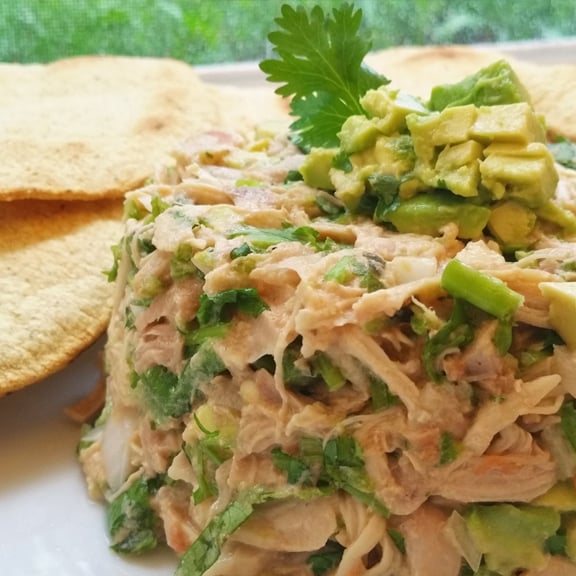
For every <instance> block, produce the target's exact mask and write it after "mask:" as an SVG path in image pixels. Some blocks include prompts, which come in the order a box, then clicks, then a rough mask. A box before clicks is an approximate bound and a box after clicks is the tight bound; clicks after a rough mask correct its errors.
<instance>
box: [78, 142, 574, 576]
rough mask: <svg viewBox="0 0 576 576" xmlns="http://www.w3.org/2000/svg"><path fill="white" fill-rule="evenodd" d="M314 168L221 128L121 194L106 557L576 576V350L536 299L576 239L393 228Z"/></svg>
mask: <svg viewBox="0 0 576 576" xmlns="http://www.w3.org/2000/svg"><path fill="white" fill-rule="evenodd" d="M303 160H304V156H303V155H302V154H301V153H299V152H298V151H297V150H296V149H295V148H294V147H293V146H292V145H291V144H290V143H289V142H288V140H287V139H286V137H284V136H276V137H267V138H262V139H260V140H256V141H247V140H245V139H243V138H241V137H239V136H237V135H234V134H227V133H216V132H214V133H209V134H206V135H204V136H203V137H201V138H197V139H194V140H191V141H190V142H187V143H186V144H185V145H183V147H182V148H181V149H180V150H179V151H178V152H177V153H176V154H175V156H174V162H173V164H171V165H169V166H168V167H166V168H165V169H164V170H163V171H162V172H161V173H159V174H158V176H157V178H156V179H155V181H154V182H153V183H150V184H149V185H147V186H145V187H144V188H142V189H140V190H138V191H136V192H134V193H131V194H130V196H129V198H128V200H127V204H126V215H127V220H126V235H125V237H124V239H123V241H122V243H121V245H120V246H119V247H118V250H117V269H115V270H113V271H111V272H110V274H111V275H112V276H113V277H114V278H115V279H116V283H117V292H116V301H115V305H114V311H113V318H112V321H111V324H110V327H109V332H108V338H109V339H108V343H107V346H106V371H107V400H106V405H105V408H104V410H103V412H102V414H101V416H100V417H99V419H98V420H97V421H96V423H95V424H94V426H92V427H90V428H89V429H87V430H86V433H85V434H84V437H83V440H82V443H81V446H80V460H81V462H82V465H83V468H84V471H85V474H86V477H87V480H88V484H89V488H90V493H91V494H92V496H94V497H97V498H104V499H105V500H106V501H107V503H108V504H107V517H108V528H109V531H110V537H111V542H112V547H113V548H114V549H115V550H116V551H119V552H128V553H133V552H135V553H138V552H143V551H145V550H148V549H151V548H153V547H154V546H156V545H157V544H159V543H162V542H166V543H167V545H168V546H169V547H171V548H173V549H174V550H175V552H176V553H177V554H178V555H179V556H180V564H179V567H178V570H177V574H180V575H195V574H206V575H210V576H227V575H230V576H232V575H234V576H236V575H238V574H242V575H243V576H251V575H254V576H258V575H263V574H267V575H286V576H287V575H294V576H296V575H297V576H304V575H320V574H325V575H330V576H350V575H364V574H366V575H396V576H401V575H407V576H408V575H426V576H434V575H436V574H438V575H439V576H440V575H441V576H452V575H453V576H457V575H458V574H473V573H478V574H511V573H512V572H514V573H515V574H516V573H519V572H518V571H520V572H521V573H522V574H525V575H528V574H530V575H535V574H557V573H558V572H552V571H550V572H547V571H546V569H547V568H546V567H550V566H552V567H555V566H557V565H559V566H561V567H562V566H565V565H569V566H571V568H570V569H569V570H571V571H568V572H562V573H563V574H564V573H565V574H572V573H574V570H575V568H574V565H573V564H572V560H570V546H574V544H573V540H572V539H571V538H572V536H571V535H572V534H573V530H574V526H575V524H574V519H573V514H574V513H573V511H576V491H575V490H574V486H573V478H574V474H575V472H576V452H575V449H574V445H575V444H576V435H575V430H576V428H575V426H576V404H575V402H574V397H575V396H576V380H575V377H574V374H576V354H575V352H574V351H573V350H571V349H570V348H569V347H568V346H567V345H566V343H565V342H564V340H563V339H562V338H561V337H560V336H559V334H558V333H557V331H556V330H554V329H553V327H552V326H551V324H550V319H549V314H548V310H549V307H550V299H549V298H547V297H546V296H545V294H543V292H542V289H541V287H542V285H543V283H544V284H545V285H552V286H557V285H558V284H562V283H566V284H568V283H570V282H572V281H574V278H575V274H576V273H575V270H576V249H575V245H574V243H572V242H569V241H565V240H562V239H560V238H557V237H555V236H549V235H546V234H545V233H541V234H539V236H538V238H537V239H536V240H535V242H534V244H533V245H532V247H531V249H530V250H529V251H526V252H525V253H524V254H521V255H520V257H519V258H518V259H516V260H511V259H508V258H506V257H505V255H503V253H502V250H501V249H500V247H499V245H498V244H497V243H496V242H494V241H493V240H491V239H490V238H487V237H480V238H478V239H476V240H469V241H463V240H461V239H459V237H458V228H457V226H456V225H454V224H450V225H447V226H445V227H444V228H443V229H442V232H441V234H440V235H439V236H436V237H435V236H430V235H423V234H414V233H404V234H403V233H398V232H396V231H393V230H390V229H387V228H386V227H384V226H381V225H377V224H375V223H374V222H373V220H372V219H371V218H369V217H366V216H363V215H355V216H352V215H350V214H349V213H347V212H345V211H344V210H343V207H342V204H341V202H339V201H338V199H337V198H335V197H334V196H333V195H331V194H329V193H327V192H324V191H321V190H318V189H314V188H311V187H310V186H309V185H307V184H306V183H304V182H303V181H302V180H301V179H299V178H298V177H294V178H292V177H293V176H294V175H295V174H297V170H298V168H299V167H300V166H301V164H302V162H303ZM564 193H565V196H566V197H567V198H568V197H570V190H569V189H566V190H564ZM462 287H464V288H463V289H462ZM563 498H564V499H563ZM523 526H525V527H527V528H526V534H524V533H523V531H522V530H523V528H522V527H523ZM510 527H511V528H510ZM508 537H509V538H510V539H511V541H510V542H507V541H506V539H507V538H508ZM562 542H563V547H562V549H561V551H560V552H558V551H557V550H556V549H555V548H554V546H555V545H556V546H557V547H558V546H560V544H559V543H562ZM527 558H529V560H530V562H529V564H527ZM482 570H484V571H482ZM541 570H544V571H542V572H541Z"/></svg>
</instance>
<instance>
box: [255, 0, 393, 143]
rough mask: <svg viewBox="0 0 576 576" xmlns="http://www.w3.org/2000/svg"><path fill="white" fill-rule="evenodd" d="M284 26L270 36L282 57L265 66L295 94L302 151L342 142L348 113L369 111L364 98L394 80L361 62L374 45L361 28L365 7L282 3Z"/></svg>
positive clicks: (287, 93)
mask: <svg viewBox="0 0 576 576" xmlns="http://www.w3.org/2000/svg"><path fill="white" fill-rule="evenodd" d="M276 24H277V25H278V27H279V28H280V29H279V30H276V31H273V32H271V33H270V34H269V35H268V39H269V41H270V43H271V44H272V45H273V46H274V51H275V52H276V54H277V56H278V58H274V59H269V60H264V61H262V62H261V63H260V69H261V70H262V71H263V72H264V73H265V74H267V79H268V80H269V81H270V82H279V83H282V85H281V86H280V87H279V88H277V90H276V92H277V93H278V94H280V95H281V96H286V97H289V96H292V102H291V106H292V113H293V115H295V116H298V117H299V119H298V120H297V121H296V122H295V123H293V124H292V126H291V128H292V130H294V131H295V132H296V138H295V141H296V143H297V144H298V146H300V147H301V148H302V149H303V150H309V149H310V148H312V147H313V146H319V147H333V146H337V145H338V132H339V130H340V128H341V126H342V124H343V123H344V120H346V118H347V117H348V116H352V115H355V114H364V110H363V109H362V107H361V105H360V98H361V97H362V96H363V95H364V94H365V93H366V92H367V91H368V90H369V89H371V88H378V86H381V85H383V84H388V83H389V80H388V79H387V78H385V77H384V76H381V75H380V74H377V73H376V72H374V71H372V70H370V69H369V68H367V67H366V66H364V65H363V64H362V61H363V59H364V57H365V56H366V54H367V53H368V52H369V51H370V49H371V47H372V43H371V39H370V36H369V34H368V33H367V31H365V30H362V31H361V30H360V28H361V25H362V10H359V9H358V10H356V9H355V8H354V6H353V5H351V4H343V5H342V6H341V7H339V8H334V9H333V10H332V14H325V13H324V11H323V10H322V8H321V7H320V6H315V7H314V8H312V10H311V11H310V13H308V12H307V11H306V9H305V8H304V7H302V6H298V7H297V8H293V7H291V6H289V5H286V4H285V5H283V6H282V9H281V16H280V17H279V18H277V19H276Z"/></svg>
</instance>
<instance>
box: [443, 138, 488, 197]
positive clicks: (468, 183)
mask: <svg viewBox="0 0 576 576" xmlns="http://www.w3.org/2000/svg"><path fill="white" fill-rule="evenodd" d="M481 155H482V145H481V144H479V143H478V142H475V141H474V140H468V141H467V142H462V143H460V144H455V145H453V146H450V145H448V146H446V148H444V149H443V150H442V151H441V152H440V154H439V155H438V159H437V160H436V166H435V170H436V177H437V182H436V183H435V185H436V186H437V187H443V188H447V189H448V190H450V191H451V192H453V193H454V194H457V195H458V196H465V197H471V196H478V184H479V183H480V169H479V159H480V157H481Z"/></svg>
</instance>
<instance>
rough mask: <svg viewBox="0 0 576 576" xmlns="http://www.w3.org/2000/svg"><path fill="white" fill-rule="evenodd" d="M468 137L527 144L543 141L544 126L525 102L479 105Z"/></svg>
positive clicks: (483, 140)
mask: <svg viewBox="0 0 576 576" xmlns="http://www.w3.org/2000/svg"><path fill="white" fill-rule="evenodd" d="M469 134H470V138H474V139H476V140H480V141H481V142H486V143H488V142H511V143H518V144H529V143H530V142H545V139H546V133H545V130H544V127H543V125H542V123H541V121H540V118H538V117H537V116H536V114H535V112H534V109H533V108H532V106H530V104H528V103H527V102H519V103H517V104H506V105H501V106H481V107H480V108H478V116H477V118H476V121H475V122H474V124H472V126H471V127H470V132H469Z"/></svg>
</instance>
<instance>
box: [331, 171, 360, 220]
mask: <svg viewBox="0 0 576 576" xmlns="http://www.w3.org/2000/svg"><path fill="white" fill-rule="evenodd" d="M330 177H331V179H332V182H333V184H334V188H335V190H336V191H335V192H334V196H336V198H338V199H339V200H341V201H342V202H344V205H345V206H346V208H348V210H351V211H354V210H356V208H357V207H358V204H359V203H360V200H361V198H362V194H364V191H365V189H366V183H365V181H364V179H363V178H362V175H361V174H360V172H359V171H358V170H354V171H353V172H344V171H343V170H332V172H331V173H330Z"/></svg>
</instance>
